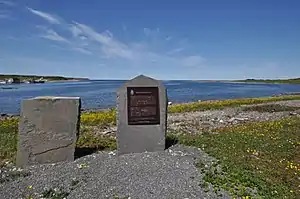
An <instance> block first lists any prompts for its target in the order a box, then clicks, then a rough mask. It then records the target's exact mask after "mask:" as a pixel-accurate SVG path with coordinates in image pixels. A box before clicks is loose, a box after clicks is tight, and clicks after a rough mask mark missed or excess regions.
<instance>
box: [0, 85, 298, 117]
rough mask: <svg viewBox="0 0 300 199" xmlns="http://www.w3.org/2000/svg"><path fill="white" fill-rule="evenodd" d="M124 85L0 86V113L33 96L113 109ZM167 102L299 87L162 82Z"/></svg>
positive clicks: (259, 94) (14, 110) (13, 111)
mask: <svg viewBox="0 0 300 199" xmlns="http://www.w3.org/2000/svg"><path fill="white" fill-rule="evenodd" d="M123 83H124V81H120V80H118V81H116V80H101V81H86V82H66V83H46V84H21V85H0V88H3V87H13V88H14V89H11V90H8V89H0V113H10V114H19V111H20V102H21V101H22V100H23V99H27V98H32V97H37V96H53V95H54V96H79V97H81V98H82V106H83V107H82V108H84V109H101V108H110V107H114V106H115V104H116V89H117V88H119V87H120V86H121V85H122V84H123ZM164 84H165V86H166V88H167V92H168V97H169V101H172V102H175V103H176V102H192V101H198V100H210V99H232V98H243V97H263V96H271V95H274V94H281V93H286V92H300V85H288V84H245V83H220V82H205V83H203V82H193V81H165V82H164Z"/></svg>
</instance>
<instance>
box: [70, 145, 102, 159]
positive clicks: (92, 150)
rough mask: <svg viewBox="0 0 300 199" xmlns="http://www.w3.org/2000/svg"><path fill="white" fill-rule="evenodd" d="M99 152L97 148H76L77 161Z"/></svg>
mask: <svg viewBox="0 0 300 199" xmlns="http://www.w3.org/2000/svg"><path fill="white" fill-rule="evenodd" d="M97 151H99V149H97V148H87V147H82V148H78V147H76V148H75V159H78V158H81V157H83V156H87V155H91V154H93V153H95V152H97Z"/></svg>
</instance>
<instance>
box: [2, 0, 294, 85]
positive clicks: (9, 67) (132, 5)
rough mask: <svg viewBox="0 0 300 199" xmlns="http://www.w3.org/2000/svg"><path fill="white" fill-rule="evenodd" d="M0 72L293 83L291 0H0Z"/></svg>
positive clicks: (102, 77) (90, 76) (100, 77)
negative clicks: (253, 79)
mask: <svg viewBox="0 0 300 199" xmlns="http://www.w3.org/2000/svg"><path fill="white" fill-rule="evenodd" d="M0 73H4V74H35V75H62V76H71V77H87V78H90V79H130V78H133V77H135V76H137V75H140V74H144V75H147V76H150V77H153V78H156V79H164V80H173V79H174V80H175V79H198V80H227V79H228V80H232V79H246V78H296V77H300V1H299V0H285V1H284V0H251V1H242V0H226V1H224V0H186V1H182V0H172V1H171V0H163V1H162V0H151V1H141V0H126V1H119V0H101V1H100V0H88V1H83V0H76V1H74V0H64V1H62V0H51V1H46V0H44V1H42V0H0Z"/></svg>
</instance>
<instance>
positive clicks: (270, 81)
mask: <svg viewBox="0 0 300 199" xmlns="http://www.w3.org/2000/svg"><path fill="white" fill-rule="evenodd" d="M193 81H194V82H203V83H207V82H220V83H248V84H255V83H257V84H300V78H296V79H245V80H193Z"/></svg>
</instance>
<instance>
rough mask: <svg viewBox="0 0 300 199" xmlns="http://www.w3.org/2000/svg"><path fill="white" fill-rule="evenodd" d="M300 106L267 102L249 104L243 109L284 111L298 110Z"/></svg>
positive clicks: (272, 111) (270, 111)
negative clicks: (255, 104)
mask: <svg viewBox="0 0 300 199" xmlns="http://www.w3.org/2000/svg"><path fill="white" fill-rule="evenodd" d="M298 109H300V108H299V107H291V106H283V105H280V104H266V105H258V106H248V107H245V108H243V111H257V112H269V113H274V112H282V111H296V110H298Z"/></svg>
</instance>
